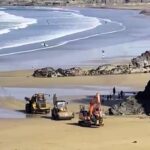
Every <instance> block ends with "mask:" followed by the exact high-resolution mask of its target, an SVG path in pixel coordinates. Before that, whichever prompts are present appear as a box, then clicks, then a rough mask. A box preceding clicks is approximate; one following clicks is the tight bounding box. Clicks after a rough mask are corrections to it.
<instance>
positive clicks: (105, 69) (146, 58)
mask: <svg viewBox="0 0 150 150" xmlns="http://www.w3.org/2000/svg"><path fill="white" fill-rule="evenodd" d="M131 73H150V51H146V52H145V53H143V54H142V55H141V56H138V57H136V58H133V59H132V60H131V63H130V64H127V65H111V64H105V65H100V66H99V67H97V68H96V69H94V68H93V69H89V70H85V69H83V68H80V67H73V68H70V69H62V68H59V69H56V70H55V69H54V68H51V67H47V68H42V69H37V70H35V71H34V73H33V76H34V77H67V76H85V75H88V76H96V75H113V74H131Z"/></svg>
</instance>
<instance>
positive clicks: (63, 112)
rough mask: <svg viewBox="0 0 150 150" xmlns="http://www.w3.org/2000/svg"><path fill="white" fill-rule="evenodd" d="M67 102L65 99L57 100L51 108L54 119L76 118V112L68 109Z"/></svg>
mask: <svg viewBox="0 0 150 150" xmlns="http://www.w3.org/2000/svg"><path fill="white" fill-rule="evenodd" d="M67 104H68V103H67V102H66V101H64V100H56V101H55V103H54V107H53V109H52V110H51V114H52V119H54V120H71V119H72V118H74V113H72V112H69V111H68V109H67Z"/></svg>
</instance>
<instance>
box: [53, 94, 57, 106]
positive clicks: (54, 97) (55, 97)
mask: <svg viewBox="0 0 150 150" xmlns="http://www.w3.org/2000/svg"><path fill="white" fill-rule="evenodd" d="M56 101H57V96H56V94H54V95H53V104H54V105H56Z"/></svg>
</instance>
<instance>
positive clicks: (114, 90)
mask: <svg viewBox="0 0 150 150" xmlns="http://www.w3.org/2000/svg"><path fill="white" fill-rule="evenodd" d="M115 95H116V88H115V87H113V99H114V100H115Z"/></svg>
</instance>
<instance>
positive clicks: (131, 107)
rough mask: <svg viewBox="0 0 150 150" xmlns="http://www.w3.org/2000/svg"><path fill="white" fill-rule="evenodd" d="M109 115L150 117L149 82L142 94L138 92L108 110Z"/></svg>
mask: <svg viewBox="0 0 150 150" xmlns="http://www.w3.org/2000/svg"><path fill="white" fill-rule="evenodd" d="M107 113H108V114H109V115H137V114H146V115H150V81H149V82H148V84H147V85H146V87H145V90H144V91H143V92H138V93H137V95H136V96H135V97H134V96H130V97H128V98H127V99H126V100H124V101H123V102H122V103H120V104H117V105H114V106H112V107H111V108H109V110H108V112H107Z"/></svg>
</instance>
